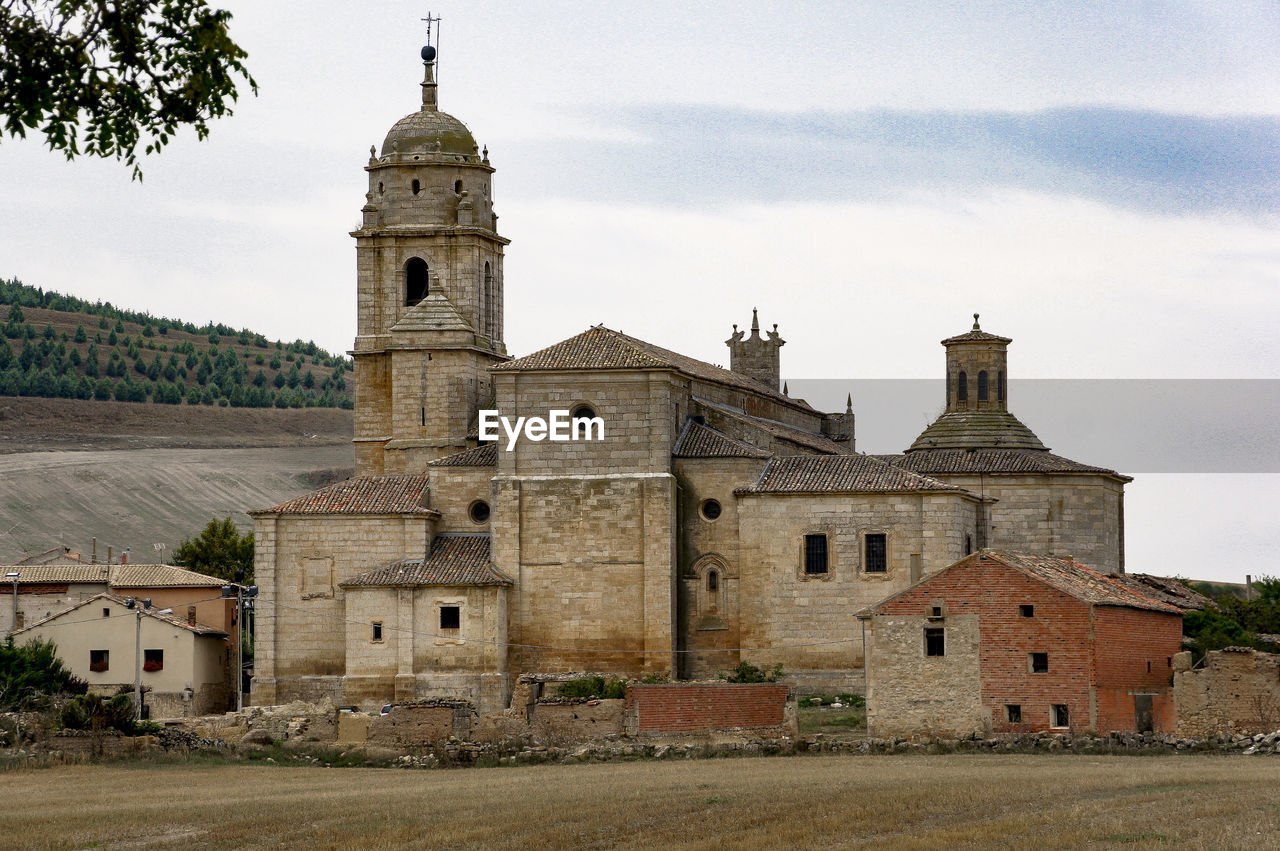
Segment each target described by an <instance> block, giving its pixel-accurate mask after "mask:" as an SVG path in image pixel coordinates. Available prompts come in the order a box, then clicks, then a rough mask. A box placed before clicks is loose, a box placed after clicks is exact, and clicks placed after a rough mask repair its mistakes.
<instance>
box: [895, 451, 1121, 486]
mask: <svg viewBox="0 0 1280 851" xmlns="http://www.w3.org/2000/svg"><path fill="white" fill-rule="evenodd" d="M876 457H877V458H879V459H880V460H882V461H885V462H886V463H889V464H892V465H894V466H895V467H902V468H903V469H904V470H911V471H913V472H916V473H923V474H924V475H963V474H965V473H1101V474H1102V475H1110V476H1119V477H1120V478H1123V479H1125V480H1126V481H1130V478H1129V477H1128V476H1124V475H1121V474H1120V473H1117V472H1116V471H1115V470H1109V469H1107V468H1106V467H1091V466H1089V465H1088V464H1081V463H1079V462H1078V461H1072V460H1071V459H1069V458H1063V457H1062V456H1060V455H1054V454H1053V453H1051V452H1048V451H1047V450H1043V449H1040V450H1037V449H919V450H916V451H914V452H908V453H907V454H905V455H877V456H876Z"/></svg>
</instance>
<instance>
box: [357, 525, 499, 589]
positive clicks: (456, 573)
mask: <svg viewBox="0 0 1280 851" xmlns="http://www.w3.org/2000/svg"><path fill="white" fill-rule="evenodd" d="M510 584H511V580H510V579H508V578H507V577H505V576H503V575H502V574H501V573H499V572H498V571H496V570H494V568H493V565H491V564H490V563H489V536H488V535H436V537H435V539H434V540H432V542H431V555H430V556H429V557H428V558H427V559H426V560H425V561H424V560H423V559H420V558H418V559H404V560H403V561H397V562H394V563H393V564H390V565H388V566H387V567H380V568H378V569H377V570H371V571H369V572H368V573H362V574H360V575H359V576H356V577H354V578H353V579H349V580H347V581H346V582H343V583H342V587H344V588H371V587H378V586H397V585H510Z"/></svg>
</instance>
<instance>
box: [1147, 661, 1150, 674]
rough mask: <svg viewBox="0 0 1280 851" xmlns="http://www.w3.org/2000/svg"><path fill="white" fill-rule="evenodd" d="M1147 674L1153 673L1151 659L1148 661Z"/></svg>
mask: <svg viewBox="0 0 1280 851" xmlns="http://www.w3.org/2000/svg"><path fill="white" fill-rule="evenodd" d="M1147 673H1148V674H1149V673H1151V660H1150V659H1148V660H1147Z"/></svg>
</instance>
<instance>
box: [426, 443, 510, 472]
mask: <svg viewBox="0 0 1280 851" xmlns="http://www.w3.org/2000/svg"><path fill="white" fill-rule="evenodd" d="M427 466H428V467H496V466H498V444H496V443H484V444H481V445H480V446H477V447H475V448H474V449H466V450H464V451H462V452H456V453H454V454H453V455H446V456H444V457H443V458H437V459H436V460H434V461H432V462H430V463H429V464H427Z"/></svg>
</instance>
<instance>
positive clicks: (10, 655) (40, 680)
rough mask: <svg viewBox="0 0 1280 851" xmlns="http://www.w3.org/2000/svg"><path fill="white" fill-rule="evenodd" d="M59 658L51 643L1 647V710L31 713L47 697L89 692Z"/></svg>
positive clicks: (10, 643)
mask: <svg viewBox="0 0 1280 851" xmlns="http://www.w3.org/2000/svg"><path fill="white" fill-rule="evenodd" d="M88 687H89V686H88V684H87V683H85V681H84V680H82V679H80V678H79V677H77V676H75V675H74V674H72V673H71V671H69V670H67V667H66V666H65V665H63V664H62V660H61V659H59V658H58V648H57V647H56V646H55V645H54V644H53V642H51V641H40V640H36V641H31V642H28V643H27V644H24V645H22V646H20V647H15V646H13V639H12V638H10V639H9V640H8V641H6V642H5V643H4V644H3V645H0V710H3V711H6V712H13V711H22V710H26V709H30V708H32V707H34V706H37V705H39V704H40V703H42V702H44V700H45V699H47V698H48V697H51V696H54V695H59V694H83V693H84V692H85V691H86V690H87V689H88Z"/></svg>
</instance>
